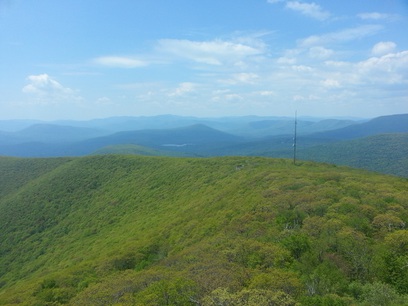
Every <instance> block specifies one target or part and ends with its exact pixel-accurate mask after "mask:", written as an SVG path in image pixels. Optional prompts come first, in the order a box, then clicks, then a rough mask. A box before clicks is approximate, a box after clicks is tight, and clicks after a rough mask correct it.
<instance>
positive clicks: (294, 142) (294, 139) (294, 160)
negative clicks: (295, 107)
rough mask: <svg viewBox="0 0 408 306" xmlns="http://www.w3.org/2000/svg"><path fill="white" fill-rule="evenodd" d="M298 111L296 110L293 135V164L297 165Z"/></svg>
mask: <svg viewBox="0 0 408 306" xmlns="http://www.w3.org/2000/svg"><path fill="white" fill-rule="evenodd" d="M296 133H297V111H295V134H294V136H293V164H294V165H296V141H297V139H296V138H297V135H296Z"/></svg>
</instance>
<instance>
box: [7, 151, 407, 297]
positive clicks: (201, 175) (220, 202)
mask: <svg viewBox="0 0 408 306" xmlns="http://www.w3.org/2000/svg"><path fill="white" fill-rule="evenodd" d="M24 161H25V162H26V163H29V164H30V163H33V164H37V163H38V162H41V160H24ZM8 162H9V161H7V160H0V165H1V164H6V165H7V164H8ZM2 167H3V168H4V167H5V166H4V165H3V166H2ZM23 172H24V171H23ZM15 175H16V176H19V175H21V173H20V174H19V173H16V174H15ZM32 177H33V178H34V179H33V180H30V181H28V180H27V184H23V183H22V184H20V185H21V187H20V188H19V189H18V190H15V191H14V192H13V193H9V194H8V196H3V197H1V198H0V238H1V239H0V286H1V287H2V288H0V304H12V303H21V304H25V305H58V304H59V303H68V302H69V303H71V304H74V305H101V304H107V305H111V304H114V303H119V302H122V303H123V304H125V305H127V304H129V305H132V304H137V303H140V304H145V305H156V304H157V305H163V303H164V302H163V301H162V300H161V299H162V298H163V296H166V297H168V299H167V300H166V303H167V302H168V303H169V304H170V305H172V304H175V303H176V302H174V301H176V300H177V301H179V304H181V305H184V304H185V305H190V304H191V302H189V301H191V300H201V301H203V303H204V304H205V301H207V304H205V305H211V303H209V302H208V301H209V300H210V299H211V298H214V296H216V297H218V295H223V297H222V298H224V299H233V298H235V296H233V294H235V293H236V294H241V293H242V292H244V290H252V291H251V294H252V295H256V294H258V295H259V294H263V295H264V298H266V297H265V296H267V297H268V296H269V295H271V296H270V297H269V298H270V299H275V300H276V299H279V298H281V299H282V298H286V300H287V301H292V302H293V301H295V300H298V301H303V302H304V303H306V302H305V301H309V300H310V303H312V304H313V303H315V300H313V299H314V298H315V297H316V298H317V297H319V298H320V297H322V298H326V299H329V298H333V299H337V300H339V301H343V302H345V303H346V302H347V301H349V300H350V299H352V298H354V296H353V294H354V295H355V296H357V297H358V298H360V299H363V298H364V295H363V293H361V292H363V291H362V290H363V289H364V288H366V287H364V284H365V283H367V282H368V283H369V284H370V283H372V284H376V282H385V283H386V282H387V277H388V274H389V273H388V272H387V269H386V268H385V267H386V265H385V259H384V258H386V257H385V256H388V255H387V254H388V253H387V252H386V251H385V249H386V247H387V248H388V249H389V248H390V245H389V244H390V242H389V241H391V238H393V236H392V235H396V234H398V235H402V237H407V233H406V231H405V230H400V229H401V228H402V227H403V226H402V225H401V224H403V223H404V222H405V223H406V222H408V206H407V203H408V191H407V190H408V188H407V187H408V182H407V181H406V180H404V179H397V178H392V177H387V176H380V175H375V174H371V173H367V172H363V171H359V170H352V169H347V168H342V167H335V166H329V165H322V164H316V163H309V162H304V163H302V164H301V165H298V166H293V165H292V164H291V162H290V161H288V160H278V159H267V158H248V157H242V158H239V157H235V158H234V157H228V158H211V159H181V158H168V157H140V156H139V157H137V156H117V155H109V156H93V157H84V158H78V159H74V160H72V161H70V162H61V165H60V166H59V167H50V168H49V169H48V170H47V171H43V170H39V172H38V173H37V175H33V176H32ZM13 188H15V186H14V187H13ZM384 215H385V216H386V217H387V216H388V219H387V218H385V217H384V218H385V219H387V220H388V221H389V220H391V221H389V222H391V223H392V225H391V226H390V225H389V224H390V223H389V222H388V221H387V222H388V223H387V222H385V223H384V222H383V223H381V220H382V219H381V218H377V219H378V220H377V219H376V217H378V216H380V217H381V216H384ZM384 224H386V225H384ZM390 237H391V238H390ZM387 239H388V240H387ZM404 239H405V238H404ZM407 240H408V239H407ZM339 241H340V242H339ZM387 243H388V244H387ZM363 251H364V252H363ZM350 252H355V253H356V254H354V255H353V256H351V255H350ZM401 252H402V251H401ZM360 253H361V256H360V257H359V256H358V255H359V254H360ZM397 255H398V256H399V253H398V254H397ZM397 255H396V256H397ZM365 258H366V259H367V260H368V261H367V260H366V259H365ZM398 258H399V257H398ZM360 266H362V267H363V268H361V267H360ZM325 269H326V270H327V271H326V270H325ZM325 271H326V272H325ZM387 273H388V274H387ZM313 275H314V276H316V277H315V278H313V277H314V276H313ZM331 275H333V277H335V281H334V280H333V277H332V278H331ZM401 277H402V280H401V282H399V283H392V281H388V283H390V284H389V286H391V287H389V288H388V287H387V288H388V289H389V290H391V291H392V292H393V293H395V292H394V291H395V290H399V292H400V294H404V293H407V292H405V291H404V289H401V288H404V287H401V286H404V284H405V283H404V277H405V274H404V275H402V276H401ZM317 279H321V283H318V284H315V283H314V282H315V281H316V280H317ZM398 279H399V278H398V277H397V280H398ZM352 282H353V283H352ZM351 283H352V284H355V285H354V287H353V288H354V289H353V290H354V291H356V292H357V293H355V292H354V291H353V290H352V289H350V285H347V284H351ZM310 286H314V287H315V288H314V289H313V290H316V293H317V295H316V296H314V297H307V295H308V294H307V293H308V292H309V293H310ZM373 286H374V285H373ZM387 286H388V285H387ZM217 288H225V289H228V290H229V291H228V292H227V291H223V290H224V289H218V291H217ZM356 288H358V290H360V291H361V292H360V291H358V290H357V289H356ZM214 290H215V291H214ZM262 290H263V291H262ZM367 290H368V289H367ZM393 290H394V291H393ZM353 292H354V293H353ZM358 292H360V293H358ZM244 293H245V292H244ZM244 293H242V294H244ZM328 293H330V294H332V295H333V294H334V295H333V296H327V294H328ZM268 294H269V295H268ZM358 294H360V295H358ZM395 294H396V293H395ZM396 296H397V295H396ZM187 297H188V298H187ZM218 298H221V297H218ZM172 299H173V300H172ZM302 299H303V300H302ZM308 299H309V300H308ZM171 301H173V302H171ZM182 301H184V302H182ZM281 302H282V301H281ZM47 303H48V304H47ZM293 303H294V302H293ZM293 303H289V302H288V303H287V304H285V305H294V304H293ZM281 305H284V304H281ZM310 305H311V304H310Z"/></svg>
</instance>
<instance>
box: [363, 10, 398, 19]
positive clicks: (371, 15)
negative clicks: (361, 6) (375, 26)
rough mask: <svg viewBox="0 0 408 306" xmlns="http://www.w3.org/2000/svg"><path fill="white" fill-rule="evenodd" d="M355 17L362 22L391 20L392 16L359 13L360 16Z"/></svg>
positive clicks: (376, 13)
mask: <svg viewBox="0 0 408 306" xmlns="http://www.w3.org/2000/svg"><path fill="white" fill-rule="evenodd" d="M357 16H358V17H359V18H361V19H363V20H381V19H389V18H392V15H389V14H383V13H378V12H371V13H361V14H358V15H357Z"/></svg>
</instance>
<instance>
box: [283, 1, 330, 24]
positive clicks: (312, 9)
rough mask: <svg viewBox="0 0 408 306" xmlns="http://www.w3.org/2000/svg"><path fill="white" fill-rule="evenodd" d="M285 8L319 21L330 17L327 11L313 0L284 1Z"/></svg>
mask: <svg viewBox="0 0 408 306" xmlns="http://www.w3.org/2000/svg"><path fill="white" fill-rule="evenodd" d="M286 8H288V9H291V10H293V11H297V12H299V13H301V14H302V15H305V16H307V17H311V18H314V19H317V20H321V21H323V20H326V19H328V18H329V17H330V13H329V12H328V11H325V10H324V9H323V8H322V7H321V6H320V5H318V4H316V3H314V2H312V3H306V2H299V1H288V2H287V3H286Z"/></svg>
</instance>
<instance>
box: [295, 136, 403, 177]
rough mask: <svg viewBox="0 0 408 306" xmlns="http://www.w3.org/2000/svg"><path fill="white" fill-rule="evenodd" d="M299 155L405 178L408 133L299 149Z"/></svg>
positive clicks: (304, 157)
mask: <svg viewBox="0 0 408 306" xmlns="http://www.w3.org/2000/svg"><path fill="white" fill-rule="evenodd" d="M299 155H300V157H301V158H303V159H309V160H314V161H320V162H329V163H333V164H337V165H348V166H352V167H357V168H364V169H369V170H372V171H377V172H381V173H388V174H393V175H399V176H402V177H407V178H408V133H394V134H381V135H375V136H370V137H364V138H360V139H353V140H348V141H340V142H336V143H329V144H325V145H318V146H313V147H309V148H302V149H301V150H299Z"/></svg>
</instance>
